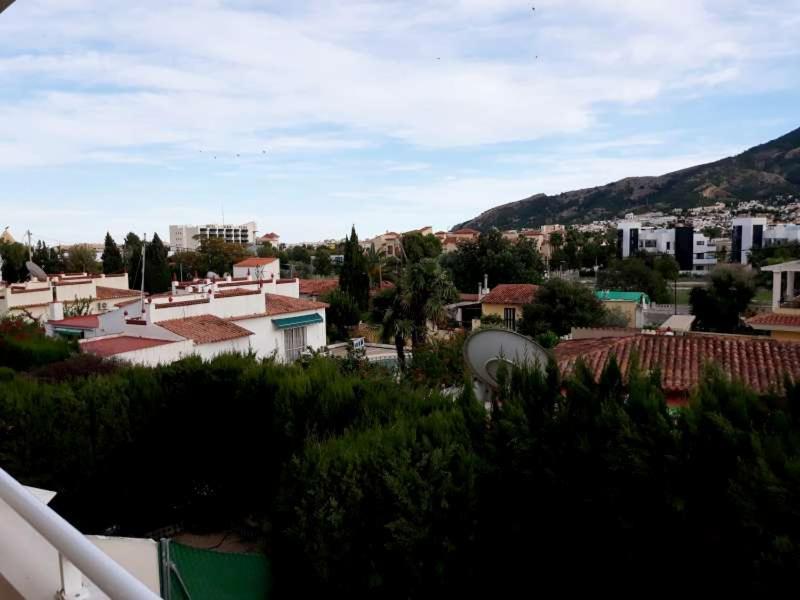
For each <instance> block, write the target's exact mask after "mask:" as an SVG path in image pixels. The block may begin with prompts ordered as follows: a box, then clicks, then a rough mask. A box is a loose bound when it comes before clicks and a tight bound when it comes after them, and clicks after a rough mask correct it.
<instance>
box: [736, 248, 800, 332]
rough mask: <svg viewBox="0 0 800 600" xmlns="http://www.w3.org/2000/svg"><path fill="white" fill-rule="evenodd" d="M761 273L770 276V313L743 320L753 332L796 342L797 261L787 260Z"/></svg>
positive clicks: (799, 304) (799, 326) (799, 305)
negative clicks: (756, 330) (767, 333)
mask: <svg viewBox="0 0 800 600" xmlns="http://www.w3.org/2000/svg"><path fill="white" fill-rule="evenodd" d="M761 271H762V272H767V273H772V311H771V312H768V313H761V314H758V315H756V316H754V317H750V318H749V319H747V324H748V325H750V327H752V328H753V329H758V330H761V331H769V334H770V337H773V338H777V339H781V340H793V341H800V297H798V295H797V288H798V285H800V277H797V276H796V273H798V272H800V260H791V261H788V262H784V263H780V264H778V265H769V266H766V267H761Z"/></svg>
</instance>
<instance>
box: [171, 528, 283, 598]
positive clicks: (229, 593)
mask: <svg viewBox="0 0 800 600" xmlns="http://www.w3.org/2000/svg"><path fill="white" fill-rule="evenodd" d="M161 543H162V551H161V560H162V571H161V572H162V574H163V575H162V591H163V592H164V598H165V599H166V600H206V599H208V600H212V599H213V600H249V599H251V598H252V599H253V600H256V599H257V600H263V599H264V598H268V597H269V592H270V589H271V587H272V572H271V569H270V563H269V560H268V559H267V557H266V556H264V555H262V554H236V553H231V552H217V551H215V550H200V549H197V548H192V547H190V546H184V545H183V544H178V543H177V542H173V541H170V540H164V541H162V542H161Z"/></svg>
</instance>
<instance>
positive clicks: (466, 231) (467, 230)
mask: <svg viewBox="0 0 800 600" xmlns="http://www.w3.org/2000/svg"><path fill="white" fill-rule="evenodd" d="M450 233H454V234H456V235H479V234H480V231H478V230H477V229H470V228H469V227H466V228H464V229H456V230H455V231H451V232H450Z"/></svg>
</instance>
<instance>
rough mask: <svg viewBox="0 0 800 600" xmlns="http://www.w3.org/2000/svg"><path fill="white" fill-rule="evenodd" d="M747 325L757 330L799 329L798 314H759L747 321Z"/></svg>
mask: <svg viewBox="0 0 800 600" xmlns="http://www.w3.org/2000/svg"><path fill="white" fill-rule="evenodd" d="M747 324H748V325H750V326H753V327H756V328H758V329H769V328H770V327H797V328H800V314H797V315H791V314H784V313H761V314H760V315H756V316H755V317H750V318H749V319H747Z"/></svg>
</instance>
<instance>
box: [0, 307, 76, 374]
mask: <svg viewBox="0 0 800 600" xmlns="http://www.w3.org/2000/svg"><path fill="white" fill-rule="evenodd" d="M74 349H75V345H74V343H73V342H68V341H65V340H63V339H60V338H59V339H54V338H48V337H46V336H45V335H44V331H42V329H41V328H40V327H39V326H38V325H37V324H35V323H29V322H25V321H24V320H23V319H16V318H5V319H0V367H9V368H11V369H16V370H18V371H25V370H27V369H31V368H33V367H39V366H41V365H46V364H49V363H53V362H56V361H61V360H64V359H66V358H67V357H68V356H69V355H70V354H71V353H72V352H73V351H74Z"/></svg>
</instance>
